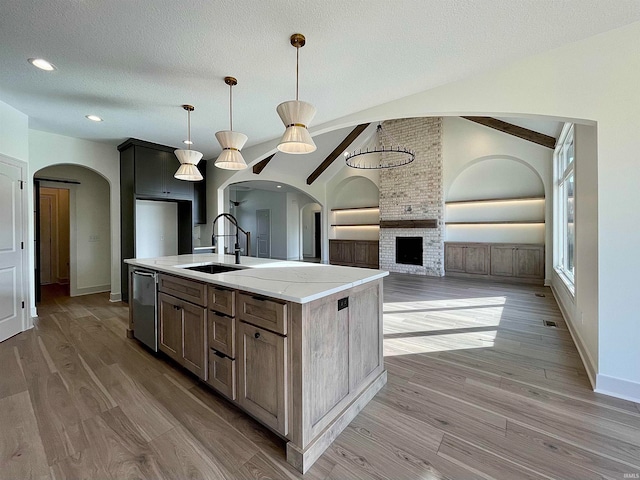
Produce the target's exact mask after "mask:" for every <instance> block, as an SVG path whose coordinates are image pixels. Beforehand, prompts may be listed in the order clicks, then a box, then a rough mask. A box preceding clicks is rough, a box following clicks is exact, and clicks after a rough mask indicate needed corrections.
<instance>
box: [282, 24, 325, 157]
mask: <svg viewBox="0 0 640 480" xmlns="http://www.w3.org/2000/svg"><path fill="white" fill-rule="evenodd" d="M290 40H291V45H292V46H294V47H296V99H295V100H290V101H288V102H284V103H281V104H280V105H278V108H277V109H276V110H277V111H278V115H280V119H281V120H282V123H284V126H285V128H286V130H285V131H284V135H283V136H282V139H281V140H280V143H279V144H278V150H280V151H281V152H284V153H294V154H301V153H311V152H313V151H315V149H316V148H317V147H316V144H315V143H314V142H313V139H312V138H311V134H310V133H309V130H308V129H307V127H308V126H309V123H311V120H313V117H314V115H315V114H316V108H315V107H314V106H313V105H311V104H310V103H307V102H301V101H299V100H298V83H299V82H298V76H299V68H298V67H299V54H300V48H301V47H304V44H305V38H304V35H302V34H301V33H294V34H293V35H291V39H290Z"/></svg>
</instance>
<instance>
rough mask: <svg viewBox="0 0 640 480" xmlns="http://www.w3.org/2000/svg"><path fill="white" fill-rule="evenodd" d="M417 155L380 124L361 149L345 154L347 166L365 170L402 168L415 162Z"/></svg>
mask: <svg viewBox="0 0 640 480" xmlns="http://www.w3.org/2000/svg"><path fill="white" fill-rule="evenodd" d="M415 158H416V153H415V152H414V151H413V150H411V149H408V148H406V147H403V146H400V145H398V143H397V142H396V141H395V140H394V139H393V137H391V135H389V134H388V133H387V132H385V130H384V129H383V128H382V124H381V123H378V127H377V128H376V131H375V132H374V133H373V135H371V137H370V138H369V140H368V141H367V143H366V144H365V145H364V146H363V147H362V148H360V149H358V150H354V151H353V152H350V153H346V154H345V161H346V163H347V166H349V167H351V168H359V169H363V170H374V169H383V168H393V167H402V166H403V165H408V164H409V163H411V162H413V161H414V160H415Z"/></svg>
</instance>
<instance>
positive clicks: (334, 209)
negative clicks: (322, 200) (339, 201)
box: [331, 205, 380, 212]
mask: <svg viewBox="0 0 640 480" xmlns="http://www.w3.org/2000/svg"><path fill="white" fill-rule="evenodd" d="M379 208H380V206H378V205H375V206H372V207H348V208H332V209H331V211H332V212H345V211H347V210H375V209H379Z"/></svg>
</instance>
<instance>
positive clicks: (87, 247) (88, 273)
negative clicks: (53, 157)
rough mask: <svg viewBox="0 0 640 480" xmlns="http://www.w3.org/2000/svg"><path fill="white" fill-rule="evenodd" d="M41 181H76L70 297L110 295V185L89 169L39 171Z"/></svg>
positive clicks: (72, 204)
mask: <svg viewBox="0 0 640 480" xmlns="http://www.w3.org/2000/svg"><path fill="white" fill-rule="evenodd" d="M34 173H35V176H36V177H39V178H43V177H46V178H55V179H65V180H75V181H78V182H80V184H79V185H71V184H59V183H58V184H54V183H50V184H46V185H49V186H53V185H57V186H59V187H61V186H64V187H69V220H70V229H71V232H70V257H69V264H70V275H71V278H70V284H69V290H70V294H71V296H76V295H86V294H89V293H97V292H108V291H109V290H110V288H111V265H112V262H111V251H112V249H111V241H112V240H111V222H110V218H109V203H110V202H109V197H110V193H109V183H108V182H107V181H106V180H105V179H104V178H103V177H102V176H100V175H98V174H97V173H95V172H94V171H92V170H89V169H88V168H84V167H80V166H77V165H54V166H51V167H46V168H43V169H41V170H38V171H36V172H34Z"/></svg>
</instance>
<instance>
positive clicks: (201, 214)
mask: <svg viewBox="0 0 640 480" xmlns="http://www.w3.org/2000/svg"><path fill="white" fill-rule="evenodd" d="M198 170H200V173H201V174H202V177H203V180H202V181H200V182H195V183H194V184H193V223H194V224H196V225H203V224H205V223H207V161H206V160H200V162H199V163H198Z"/></svg>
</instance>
